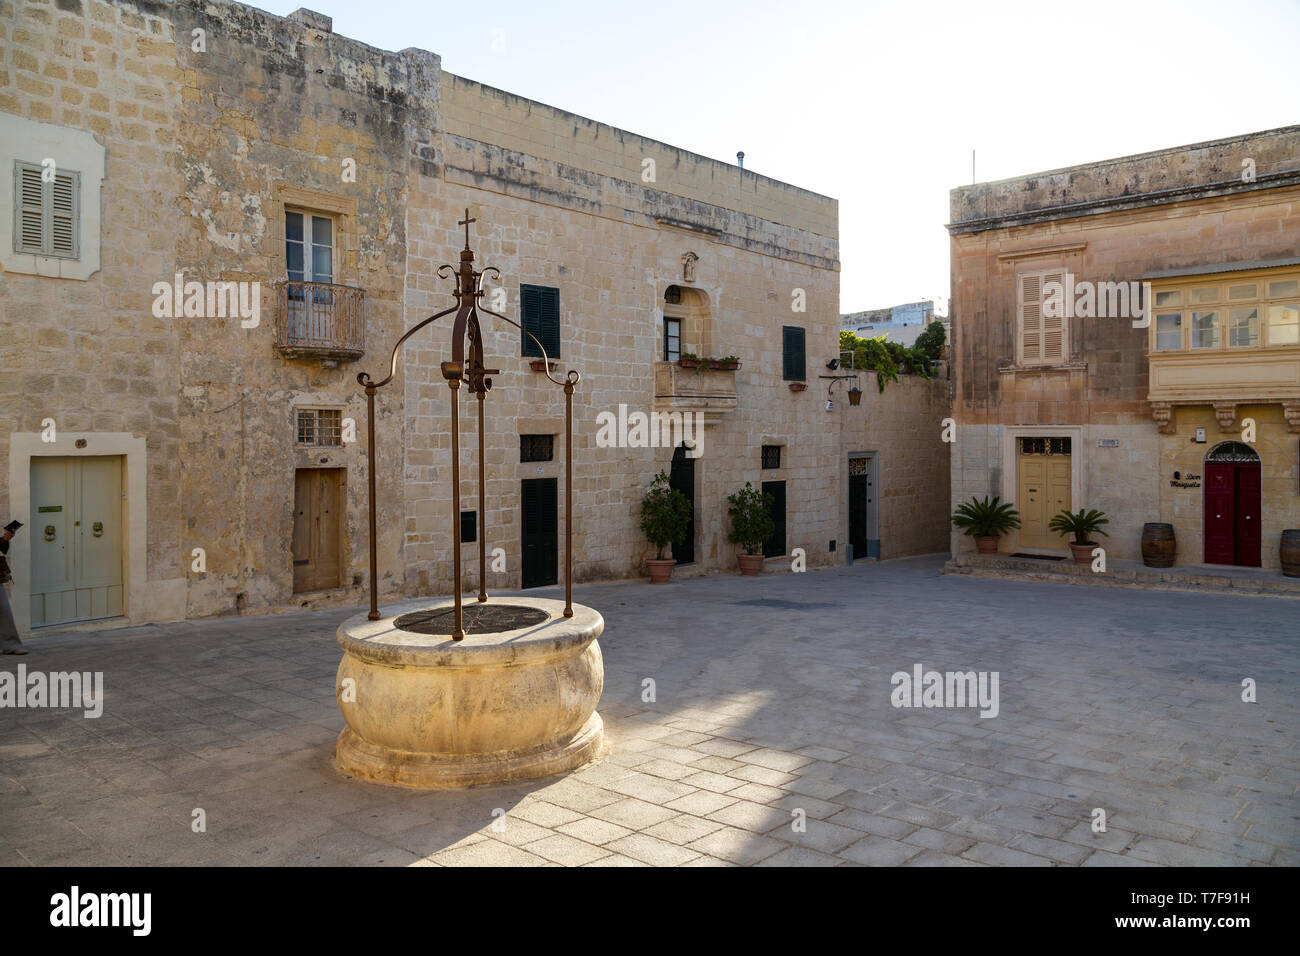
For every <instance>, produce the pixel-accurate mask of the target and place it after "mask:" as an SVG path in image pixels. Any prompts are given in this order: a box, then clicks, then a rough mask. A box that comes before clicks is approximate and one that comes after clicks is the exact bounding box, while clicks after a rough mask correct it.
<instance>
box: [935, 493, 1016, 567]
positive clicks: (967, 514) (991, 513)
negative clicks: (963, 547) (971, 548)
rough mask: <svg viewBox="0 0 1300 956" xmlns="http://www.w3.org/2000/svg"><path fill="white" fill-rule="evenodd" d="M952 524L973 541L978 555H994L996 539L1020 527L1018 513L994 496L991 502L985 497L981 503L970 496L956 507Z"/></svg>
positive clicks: (1008, 504) (996, 544)
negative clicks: (968, 499)
mask: <svg viewBox="0 0 1300 956" xmlns="http://www.w3.org/2000/svg"><path fill="white" fill-rule="evenodd" d="M952 523H953V524H954V525H956V526H957V527H958V528H961V529H962V531H963V532H964V533H965V534H968V535H970V536H971V537H973V538H974V539H975V547H976V548H977V549H978V551H979V553H980V554H996V553H997V550H998V537H999V536H1000V535H1003V534H1006V533H1007V532H1008V531H1010V530H1011V529H1013V528H1019V527H1020V512H1018V511H1017V510H1016V509H1015V508H1013V507H1011V505H1010V503H1005V504H1004V503H1003V502H1002V499H1001V498H1000V497H997V496H995V497H994V498H993V499H992V500H991V501H990V500H989V496H988V495H985V496H984V500H983V501H981V500H980V499H979V498H976V497H975V496H974V495H971V499H970V501H967V502H965V503H964V504H960V505H958V506H957V510H956V512H954V513H953V516H952Z"/></svg>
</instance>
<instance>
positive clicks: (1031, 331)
mask: <svg viewBox="0 0 1300 956" xmlns="http://www.w3.org/2000/svg"><path fill="white" fill-rule="evenodd" d="M1049 282H1059V283H1061V285H1062V286H1064V284H1065V272H1064V271H1063V270H1062V271H1059V272H1055V271H1054V272H1031V273H1027V274H1025V275H1022V276H1020V278H1019V302H1018V308H1017V311H1018V313H1019V335H1020V361H1021V363H1022V364H1024V365H1043V364H1055V363H1058V362H1064V361H1065V359H1066V357H1067V355H1066V347H1065V336H1066V327H1067V324H1066V318H1065V314H1068V309H1069V308H1070V303H1069V302H1066V301H1064V299H1063V300H1062V309H1061V310H1060V311H1061V312H1062V313H1065V314H1061V315H1055V316H1051V315H1045V314H1044V312H1043V299H1044V295H1043V287H1044V286H1046V285H1047V283H1049ZM1067 291H1068V290H1067Z"/></svg>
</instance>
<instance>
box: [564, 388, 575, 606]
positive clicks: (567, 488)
mask: <svg viewBox="0 0 1300 956" xmlns="http://www.w3.org/2000/svg"><path fill="white" fill-rule="evenodd" d="M564 616H565V617H573V383H572V382H565V383H564Z"/></svg>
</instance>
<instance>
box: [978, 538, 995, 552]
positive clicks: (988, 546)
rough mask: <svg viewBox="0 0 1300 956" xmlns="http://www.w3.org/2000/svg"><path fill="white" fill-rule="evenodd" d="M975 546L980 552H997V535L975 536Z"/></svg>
mask: <svg viewBox="0 0 1300 956" xmlns="http://www.w3.org/2000/svg"><path fill="white" fill-rule="evenodd" d="M975 547H976V549H977V550H978V551H979V553H980V554H997V553H998V537H997V535H992V536H990V537H987V538H976V539H975Z"/></svg>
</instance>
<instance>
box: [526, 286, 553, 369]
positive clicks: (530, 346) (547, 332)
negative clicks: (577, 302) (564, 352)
mask: <svg viewBox="0 0 1300 956" xmlns="http://www.w3.org/2000/svg"><path fill="white" fill-rule="evenodd" d="M519 299H520V312H521V316H520V325H522V326H523V327H524V328H525V329H526V330H527V331H529V332H531V333H532V334H533V335H535V336H536V337H537V342H541V344H542V347H544V348H545V349H546V355H547V357H548V358H550V359H557V358H559V357H560V290H559V289H554V288H551V287H549V286H541V285H523V286H520V287H519ZM520 334H521V335H522V337H523V351H522V352H521V353H520V354H522V355H524V356H527V357H530V358H541V357H542V349H541V348H539V347H538V344H537V342H534V341H533V339H532V338H531V337H530V336H528V335H524V334H523V333H522V332H521V333H520Z"/></svg>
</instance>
